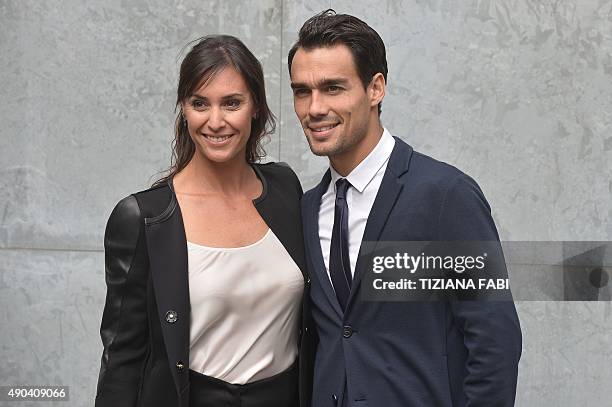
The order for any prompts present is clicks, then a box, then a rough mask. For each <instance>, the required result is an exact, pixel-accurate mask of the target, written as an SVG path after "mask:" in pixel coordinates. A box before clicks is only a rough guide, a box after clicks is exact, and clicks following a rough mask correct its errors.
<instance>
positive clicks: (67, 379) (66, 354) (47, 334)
mask: <svg viewBox="0 0 612 407" xmlns="http://www.w3.org/2000/svg"><path fill="white" fill-rule="evenodd" d="M103 264H104V255H103V253H102V252H66V251H59V250H57V251H46V250H36V251H23V250H2V251H1V254H0V308H1V309H2V310H3V312H2V313H1V316H0V327H1V329H0V355H1V357H2V364H1V365H0V385H2V386H9V385H12V386H19V385H40V386H43V385H54V386H69V387H70V402H69V403H59V402H58V403H51V404H52V405H56V404H57V405H60V404H61V405H66V404H67V405H70V406H90V405H93V397H94V395H95V389H96V383H97V377H98V372H99V369H100V357H101V355H102V342H101V340H100V334H99V329H100V318H101V317H102V307H103V305H104V289H103V287H104V265H103ZM47 403H49V402H47ZM0 404H1V405H4V404H2V403H1V402H0ZM8 404H10V405H14V406H26V405H32V406H37V405H40V404H41V403H40V402H19V403H13V402H11V403H8ZM8 404H7V405H8Z"/></svg>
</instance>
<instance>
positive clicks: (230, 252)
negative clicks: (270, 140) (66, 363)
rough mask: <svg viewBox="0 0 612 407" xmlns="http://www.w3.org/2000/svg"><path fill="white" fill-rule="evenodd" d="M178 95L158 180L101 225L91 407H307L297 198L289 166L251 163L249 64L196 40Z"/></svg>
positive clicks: (228, 43) (263, 111) (259, 89)
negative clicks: (97, 346)
mask: <svg viewBox="0 0 612 407" xmlns="http://www.w3.org/2000/svg"><path fill="white" fill-rule="evenodd" d="M177 93H178V95H177V108H179V110H180V112H179V114H178V116H177V119H176V128H175V141H174V146H173V148H174V150H173V165H172V167H171V168H170V170H169V175H168V176H167V177H165V178H163V179H162V180H160V181H158V182H157V183H156V184H155V185H154V186H153V187H152V188H151V189H148V190H146V191H142V192H139V193H136V194H133V195H130V196H129V197H127V198H125V199H123V200H122V201H121V202H119V203H118V204H117V206H116V207H115V209H114V210H113V212H112V214H111V216H110V219H109V221H108V224H107V226H106V234H105V239H104V245H105V250H106V252H105V253H106V282H107V287H108V290H107V297H106V305H105V308H104V315H103V318H102V327H101V330H100V331H101V336H102V342H103V344H104V353H103V355H102V367H101V370H100V377H99V380H98V392H97V397H96V406H98V407H102V406H112V407H118V406H147V407H155V406H160V407H162V406H163V407H169V406H190V407H208V406H215V407H216V406H243V407H275V406H278V407H294V406H297V405H299V404H300V403H303V405H307V404H309V402H308V400H306V398H305V397H306V393H307V391H305V389H307V388H308V387H309V386H308V385H307V384H306V382H305V381H302V380H300V382H301V389H300V392H299V393H300V394H301V397H300V401H298V370H301V369H306V366H305V364H304V363H302V365H304V366H300V369H298V366H297V362H296V360H297V359H296V358H297V351H298V346H299V345H300V344H306V343H307V341H305V340H304V339H305V338H303V337H302V338H301V336H303V335H301V333H302V332H304V335H306V332H307V330H306V329H305V321H306V319H307V318H303V317H302V315H303V313H304V312H306V311H305V310H304V309H302V308H303V307H302V303H304V304H305V302H304V301H303V298H304V296H306V295H308V294H307V288H308V282H309V280H308V278H307V277H306V275H305V274H304V273H305V265H304V250H303V246H302V231H301V220H300V211H299V200H300V197H301V194H302V190H301V187H300V183H299V181H298V179H297V177H296V175H295V174H294V173H293V171H292V170H291V169H290V168H289V167H287V166H284V165H280V164H256V163H255V161H256V160H258V159H259V158H260V157H261V147H260V141H261V139H262V137H263V136H264V135H266V134H268V133H269V132H270V131H272V129H273V128H274V119H273V116H272V113H271V112H270V110H269V108H268V106H267V103H266V96H265V88H264V79H263V73H262V70H261V65H260V64H259V62H258V61H257V59H256V58H255V57H254V56H253V54H252V53H251V52H250V51H249V50H248V49H247V48H246V47H245V46H244V44H242V43H241V42H240V41H239V40H238V39H236V38H234V37H231V36H211V37H205V38H203V39H201V40H200V41H199V42H198V43H197V44H196V45H195V46H194V47H193V48H192V49H191V51H190V52H189V53H188V54H187V56H186V57H185V59H184V60H183V62H182V64H181V70H180V78H179V85H178V92H177ZM300 328H302V329H300ZM307 377H308V375H307V374H304V375H302V379H306V378H307ZM302 390H304V391H302Z"/></svg>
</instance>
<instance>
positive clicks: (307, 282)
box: [306, 276, 310, 285]
mask: <svg viewBox="0 0 612 407" xmlns="http://www.w3.org/2000/svg"><path fill="white" fill-rule="evenodd" d="M306 285H310V276H309V277H308V278H307V279H306Z"/></svg>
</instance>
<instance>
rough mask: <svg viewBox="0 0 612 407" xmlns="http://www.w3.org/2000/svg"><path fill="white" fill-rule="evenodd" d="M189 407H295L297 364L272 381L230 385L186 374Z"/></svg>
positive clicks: (297, 404) (198, 374) (190, 373)
mask: <svg viewBox="0 0 612 407" xmlns="http://www.w3.org/2000/svg"><path fill="white" fill-rule="evenodd" d="M189 380H190V382H191V383H190V387H189V407H298V406H299V398H298V364H297V361H296V362H295V363H294V364H293V365H292V366H291V367H290V368H289V369H287V370H285V371H284V372H281V373H279V374H277V375H274V376H272V377H268V378H265V379H262V380H258V381H255V382H252V383H246V384H232V383H228V382H225V381H223V380H220V379H217V378H214V377H210V376H206V375H203V374H201V373H198V372H194V371H193V370H189Z"/></svg>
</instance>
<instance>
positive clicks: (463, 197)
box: [438, 174, 522, 407]
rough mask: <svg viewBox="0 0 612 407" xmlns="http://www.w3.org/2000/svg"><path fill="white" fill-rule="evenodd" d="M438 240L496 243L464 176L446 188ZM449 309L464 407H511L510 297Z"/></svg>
mask: <svg viewBox="0 0 612 407" xmlns="http://www.w3.org/2000/svg"><path fill="white" fill-rule="evenodd" d="M438 236H439V237H440V239H439V240H444V241H488V242H499V237H498V234H497V230H496V228H495V224H494V222H493V218H492V216H491V210H490V207H489V204H488V203H487V201H486V199H485V197H484V195H483V193H482V191H481V190H480V188H479V187H478V185H477V184H476V182H474V180H472V179H471V178H469V177H468V176H467V175H465V174H461V175H459V176H457V177H456V178H455V179H454V180H453V182H451V184H450V185H449V188H448V190H447V193H446V198H445V200H444V203H443V205H442V209H441V211H440V218H439V222H438ZM499 250H500V252H501V245H499ZM504 273H505V268H504ZM450 309H451V313H452V317H453V318H454V322H455V323H456V324H457V325H458V326H459V328H460V329H461V331H462V332H463V335H464V345H465V347H466V349H467V351H468V357H467V362H466V366H465V368H466V369H467V373H468V374H467V377H466V379H465V381H464V388H463V391H464V394H465V396H466V399H467V404H466V406H469V407H476V406H498V407H505V406H514V399H515V395H516V383H517V375H518V363H519V359H520V356H521V346H522V345H521V342H522V337H521V328H520V324H519V320H518V316H517V314H516V309H515V307H514V302H513V301H512V300H511V298H510V300H509V301H452V302H451V303H450Z"/></svg>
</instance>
